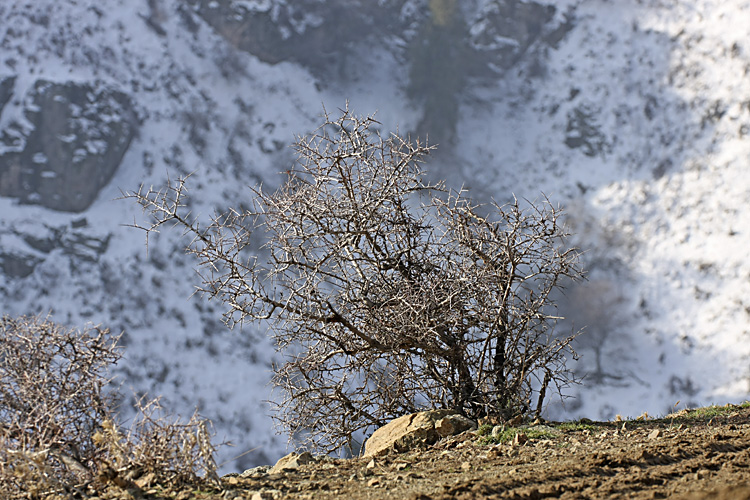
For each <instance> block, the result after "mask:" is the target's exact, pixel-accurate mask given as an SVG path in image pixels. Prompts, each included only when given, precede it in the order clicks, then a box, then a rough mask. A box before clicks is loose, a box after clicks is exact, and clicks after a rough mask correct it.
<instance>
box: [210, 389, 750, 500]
mask: <svg viewBox="0 0 750 500" xmlns="http://www.w3.org/2000/svg"><path fill="white" fill-rule="evenodd" d="M484 430H485V432H486V430H487V429H486V428H485V429H484ZM516 435H518V437H515V436H516ZM505 436H506V437H509V436H513V438H510V440H509V441H507V442H504V443H498V444H494V443H492V442H489V441H490V437H489V436H484V437H483V436H479V435H477V434H476V433H464V434H461V435H458V436H454V437H452V438H448V439H445V440H443V441H440V442H438V443H437V444H435V445H434V446H432V447H431V448H429V449H426V450H420V451H413V452H408V453H404V454H391V455H388V456H386V457H383V458H377V459H374V460H371V459H349V460H346V459H328V458H324V459H320V460H318V461H317V462H316V463H312V464H307V465H303V466H301V467H300V468H298V469H296V470H292V471H286V472H283V473H280V474H272V475H269V474H265V475H258V476H255V477H248V478H243V477H225V478H223V485H224V491H223V492H222V493H221V494H220V495H216V496H213V495H211V496H206V497H204V496H202V495H201V496H200V497H196V498H210V499H214V498H226V499H232V498H236V499H241V498H245V499H248V500H249V499H253V500H260V499H292V498H294V499H315V500H318V499H333V498H336V499H339V498H347V499H411V500H430V499H433V500H444V499H449V498H450V499H452V498H457V499H480V498H482V499H485V498H492V499H541V498H561V499H579V498H580V499H583V498H628V499H642V498H643V499H645V498H648V499H652V498H683V499H708V498H711V499H750V405H748V404H745V405H742V406H733V405H728V406H724V407H709V408H703V409H699V410H691V411H682V412H680V413H677V414H675V415H671V416H668V417H666V418H662V419H655V420H652V419H648V418H642V419H639V420H627V421H620V422H590V421H581V422H568V423H563V424H559V423H543V424H538V425H533V426H520V427H518V428H513V429H507V430H506V433H505ZM495 441H497V439H496V440H495Z"/></svg>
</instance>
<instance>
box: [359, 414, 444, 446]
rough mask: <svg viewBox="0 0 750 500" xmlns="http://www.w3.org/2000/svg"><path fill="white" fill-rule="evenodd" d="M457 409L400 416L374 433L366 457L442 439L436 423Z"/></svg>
mask: <svg viewBox="0 0 750 500" xmlns="http://www.w3.org/2000/svg"><path fill="white" fill-rule="evenodd" d="M455 414H457V412H456V411H455V410H429V411H423V412H418V413H412V414H410V415H404V416H403V417H399V418H397V419H395V420H393V421H391V422H389V423H387V424H386V425H384V426H383V427H381V428H379V429H378V430H376V431H375V432H373V433H372V436H370V438H369V439H368V440H367V442H366V443H365V453H364V456H365V457H370V456H378V455H384V454H386V453H388V452H389V451H391V450H393V451H396V452H397V453H402V452H405V451H409V450H412V449H415V448H418V447H421V446H425V445H431V444H433V443H435V442H436V441H437V440H438V439H440V437H441V436H440V434H438V432H437V431H436V430H435V423H436V422H437V421H439V420H441V419H443V418H445V417H447V416H448V415H455Z"/></svg>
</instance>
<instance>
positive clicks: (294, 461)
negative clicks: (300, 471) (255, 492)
mask: <svg viewBox="0 0 750 500" xmlns="http://www.w3.org/2000/svg"><path fill="white" fill-rule="evenodd" d="M313 462H315V458H314V457H313V456H312V454H311V453H310V452H309V451H304V452H302V453H295V452H292V453H290V454H288V455H286V456H283V457H281V458H280V459H279V461H278V462H276V465H274V466H273V467H271V469H270V470H269V471H268V473H269V474H278V473H280V472H283V471H285V470H294V469H297V468H299V466H300V465H304V464H309V463H313Z"/></svg>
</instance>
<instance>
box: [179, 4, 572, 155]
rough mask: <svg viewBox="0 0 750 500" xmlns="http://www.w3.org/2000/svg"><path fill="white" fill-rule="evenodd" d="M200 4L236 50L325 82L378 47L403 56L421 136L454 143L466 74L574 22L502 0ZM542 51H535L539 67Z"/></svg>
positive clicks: (550, 40) (517, 57)
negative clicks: (478, 0) (476, 1)
mask: <svg viewBox="0 0 750 500" xmlns="http://www.w3.org/2000/svg"><path fill="white" fill-rule="evenodd" d="M188 2H189V4H190V6H191V9H192V11H193V12H194V13H195V14H196V15H197V16H199V17H200V18H202V19H203V20H204V21H205V22H206V23H208V25H209V26H211V28H212V29H213V30H215V31H216V32H217V33H218V34H220V35H221V36H222V37H224V38H225V39H226V40H227V41H228V42H229V44H230V45H232V46H233V47H235V48H237V49H239V50H242V51H245V52H249V53H251V54H253V55H255V56H256V57H258V58H259V59H260V60H262V61H264V62H267V63H271V64H275V63H279V62H282V61H291V62H296V63H298V64H300V65H302V66H304V67H305V68H307V69H308V70H309V71H310V72H311V73H312V74H313V75H315V76H316V77H318V78H320V80H321V81H345V80H346V79H347V78H348V77H349V76H350V75H352V74H356V73H357V71H358V69H359V68H360V67H363V65H368V64H371V60H370V58H368V57H367V56H368V54H369V53H371V51H372V47H373V46H380V47H386V48H388V50H391V51H393V52H395V53H396V57H397V59H398V60H401V61H403V62H404V63H405V68H404V69H405V71H407V72H408V82H409V83H408V85H407V94H408V97H409V98H410V99H411V100H412V101H413V102H414V103H416V104H417V105H419V106H420V107H422V109H423V118H422V119H421V120H420V123H419V125H418V126H417V130H416V131H414V132H415V133H416V135H418V136H421V137H425V136H426V135H429V137H430V142H431V143H433V144H434V143H435V142H437V143H440V144H441V146H442V145H450V144H451V143H452V142H453V140H454V138H455V134H456V123H457V120H458V116H459V105H460V103H459V100H458V96H459V95H461V93H462V91H463V90H464V86H465V84H466V82H467V79H468V78H486V79H489V80H490V81H495V80H496V79H497V78H498V77H501V76H502V74H503V73H504V72H505V71H506V70H507V69H508V68H511V67H512V66H514V65H515V64H517V63H518V62H519V61H521V60H522V59H524V56H525V55H526V54H528V53H529V51H530V50H531V49H532V47H534V46H549V45H554V44H555V43H557V42H559V40H560V39H561V38H562V37H564V36H565V34H566V33H567V32H568V31H569V30H570V29H572V22H564V23H559V22H558V23H557V24H555V23H554V22H553V20H554V18H555V13H556V9H555V7H554V6H553V5H545V4H542V3H537V2H530V1H524V0H495V1H491V2H487V3H486V4H485V5H484V7H482V8H481V9H479V10H478V11H477V9H476V8H474V7H471V6H469V5H468V4H467V3H466V2H464V3H462V2H460V1H459V0H429V1H427V0H422V1H420V2H416V3H415V2H407V1H406V0H380V1H378V2H375V1H372V0H325V1H321V0H297V1H295V2H289V3H283V2H279V3H276V2H262V3H261V2H250V1H245V2H241V1H233V0H188ZM539 58H540V56H539V55H538V54H535V55H534V56H533V57H530V58H529V59H530V60H531V61H530V63H532V64H536V65H537V66H539V68H538V70H536V73H539V74H543V68H542V67H541V63H540V62H539V61H537V59H539Z"/></svg>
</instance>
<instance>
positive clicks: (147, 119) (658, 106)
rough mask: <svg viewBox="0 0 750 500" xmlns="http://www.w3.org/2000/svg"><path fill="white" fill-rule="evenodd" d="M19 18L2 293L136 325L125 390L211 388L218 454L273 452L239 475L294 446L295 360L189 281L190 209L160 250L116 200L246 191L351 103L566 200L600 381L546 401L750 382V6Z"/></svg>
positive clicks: (82, 318) (727, 390)
mask: <svg viewBox="0 0 750 500" xmlns="http://www.w3.org/2000/svg"><path fill="white" fill-rule="evenodd" d="M0 19H2V20H3V21H2V23H0V113H1V114H0V306H1V307H0V312H2V313H4V314H11V315H20V314H43V315H44V314H47V313H50V314H51V315H52V318H53V319H54V320H56V321H58V322H61V323H64V324H66V325H69V326H79V327H80V326H83V325H85V324H87V323H94V324H102V325H104V326H107V327H109V328H111V329H112V330H113V332H115V333H119V332H124V336H123V342H124V345H125V359H124V360H123V361H122V362H121V363H120V364H119V365H118V367H117V375H118V379H117V380H118V383H119V384H121V386H122V389H123V391H124V393H125V394H127V395H133V396H135V395H138V394H142V393H146V392H147V393H149V394H152V395H162V396H163V401H164V404H165V406H167V407H169V408H171V409H172V410H174V411H176V412H178V413H181V414H183V415H185V416H189V415H190V414H191V413H192V411H193V409H194V408H196V407H197V408H198V409H199V410H200V412H201V413H202V414H203V415H204V416H206V417H208V418H210V419H211V420H213V422H214V425H215V427H216V431H217V434H218V435H217V440H218V441H222V440H228V441H231V442H233V443H234V444H235V447H233V448H224V449H223V451H222V452H221V453H222V454H221V457H220V459H219V461H220V462H224V461H228V460H229V459H230V458H231V457H233V456H235V455H239V454H241V453H243V452H246V451H248V450H251V449H252V450H253V451H251V452H250V453H247V454H245V455H244V456H242V457H241V458H239V459H237V460H234V461H229V462H227V463H226V464H225V465H224V466H223V468H222V470H223V471H224V472H229V471H234V470H242V469H244V468H248V467H250V466H252V465H258V464H266V463H273V462H274V461H275V460H276V459H277V458H278V457H279V456H281V455H282V454H284V453H285V451H286V437H285V436H277V435H276V434H275V432H274V430H273V428H272V422H271V420H270V418H269V417H268V404H267V403H266V401H267V400H269V399H271V398H273V394H272V392H271V387H270V386H269V385H268V381H269V380H270V375H271V362H272V360H273V359H274V357H275V356H277V355H276V354H274V350H273V346H272V345H271V344H270V342H269V341H268V340H265V337H264V330H263V326H262V325H260V326H253V325H248V326H246V327H244V328H243V329H239V328H236V329H235V330H233V331H230V330H228V329H227V328H226V327H225V326H224V325H223V324H222V323H221V321H220V317H221V313H222V312H223V311H222V307H221V305H220V304H215V303H211V302H206V301H205V300H202V299H201V298H200V297H198V296H192V293H193V290H194V286H195V285H196V284H197V283H198V278H197V276H195V274H194V272H193V268H194V265H195V262H194V261H193V259H191V258H190V257H188V256H186V255H185V254H184V252H183V248H184V244H185V243H186V242H185V241H183V240H181V239H180V231H165V232H163V233H161V234H159V235H152V237H151V238H150V240H149V247H148V251H147V249H146V246H145V241H146V240H145V234H144V233H143V232H141V231H138V230H136V229H133V228H129V227H127V224H133V223H134V221H135V222H141V223H142V222H143V221H144V219H143V218H142V215H141V213H140V209H139V207H138V206H137V205H136V204H135V203H134V202H132V200H118V199H117V198H119V197H120V196H121V193H122V192H123V191H130V190H135V189H137V188H138V187H139V185H141V184H145V185H146V186H147V187H148V186H150V185H154V186H156V187H160V186H162V185H163V184H164V183H165V182H166V179H167V177H168V176H170V177H171V178H173V179H174V178H176V177H177V176H180V175H185V174H188V173H191V172H192V173H193V177H192V178H191V181H190V183H189V185H188V187H189V188H190V195H191V198H190V208H191V209H192V210H193V212H194V213H195V214H200V215H201V216H203V217H208V216H210V215H212V214H213V213H214V212H215V211H219V212H221V211H224V210H226V209H228V208H229V207H241V206H243V205H248V204H249V201H250V193H249V190H248V189H247V186H250V185H256V184H258V183H260V182H262V183H263V184H264V186H266V187H267V188H269V189H273V188H274V187H275V186H277V185H278V184H279V183H280V182H281V181H282V179H283V177H282V176H281V175H280V174H279V172H282V171H285V170H287V169H288V168H289V167H290V166H291V164H292V162H293V161H294V156H293V151H292V150H291V149H290V148H289V145H290V144H291V143H292V142H294V140H295V137H296V136H298V135H304V134H307V133H309V132H311V131H312V130H313V129H314V128H315V127H316V126H317V125H319V124H320V123H321V115H322V113H323V109H324V107H325V109H327V110H328V111H329V112H330V113H331V114H332V115H333V116H336V114H337V113H338V111H337V110H338V109H340V108H343V107H344V106H345V105H346V102H347V101H348V102H349V105H350V108H351V109H352V111H353V112H354V113H356V114H360V115H370V114H372V113H377V114H376V118H377V119H378V120H379V122H380V123H381V132H382V133H389V132H392V131H399V133H400V134H402V135H411V136H412V137H413V138H414V137H417V136H419V137H421V138H428V140H429V143H430V144H434V145H437V146H438V149H437V151H436V152H435V154H433V155H431V157H430V158H429V161H428V163H427V164H426V168H427V170H428V171H429V174H430V175H431V176H433V177H434V178H436V179H438V178H444V179H447V180H448V182H449V184H450V185H452V186H455V187H459V186H461V185H465V186H467V187H468V188H469V189H471V192H472V193H473V196H474V197H475V198H476V199H478V200H489V199H495V200H497V201H500V202H502V201H506V200H509V199H512V196H513V195H514V194H515V195H516V196H518V197H519V198H521V197H524V198H527V199H529V200H532V201H533V200H538V199H540V198H541V196H542V193H544V194H546V195H547V196H548V197H549V198H550V199H551V200H552V201H553V202H554V203H559V204H560V205H562V206H563V207H565V208H566V210H567V214H568V215H567V223H568V224H569V225H570V227H571V229H572V230H573V232H574V233H575V236H574V238H573V241H572V242H573V243H574V244H575V245H577V246H579V247H580V248H581V249H582V250H584V251H585V254H584V256H583V260H584V265H585V267H586V269H587V270H588V275H589V280H588V281H587V282H584V283H582V284H580V285H576V286H575V287H572V288H569V289H568V290H567V293H566V294H565V296H563V297H561V299H560V305H561V313H562V314H563V315H564V316H566V318H567V319H566V321H565V322H564V324H562V325H561V327H562V328H563V331H569V329H570V328H571V327H575V328H585V334H584V335H582V336H581V337H580V338H579V340H578V344H577V349H578V351H579V354H580V361H578V362H574V361H571V363H572V364H571V367H573V369H574V370H575V371H576V373H577V374H578V375H579V376H581V377H583V384H582V385H581V386H578V387H573V388H571V389H569V390H568V393H569V394H570V396H572V397H571V398H570V399H567V400H566V401H565V404H564V405H562V404H561V403H560V402H559V401H557V402H556V401H554V400H553V401H551V403H550V406H549V407H548V408H547V417H548V418H556V419H565V418H575V417H581V416H585V417H588V418H592V419H609V418H613V417H614V416H615V414H622V415H623V416H638V415H640V414H642V413H643V412H644V411H647V412H648V413H649V414H651V415H661V414H664V413H666V412H668V411H669V410H671V409H673V408H675V406H676V407H678V408H683V407H685V406H695V405H699V404H707V403H712V402H714V403H726V402H739V401H743V400H745V399H747V398H748V393H750V363H749V361H750V357H749V356H750V333H749V332H750V321H749V320H750V261H748V257H747V256H748V248H750V229H749V228H748V225H749V223H750V204H749V203H748V202H749V201H750V2H748V1H745V0H716V1H713V0H694V1H678V0H609V1H608V0H559V1H556V2H548V1H538V2H534V1H521V0H461V1H458V0H294V1H292V0H66V1H59V0H5V1H3V2H2V3H0ZM678 402H679V403H678ZM125 403H126V404H125V405H124V408H127V402H125Z"/></svg>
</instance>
